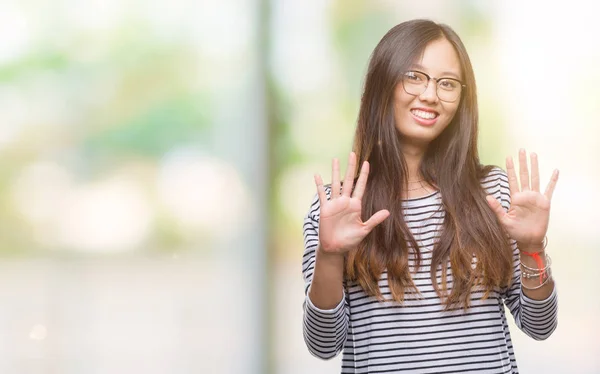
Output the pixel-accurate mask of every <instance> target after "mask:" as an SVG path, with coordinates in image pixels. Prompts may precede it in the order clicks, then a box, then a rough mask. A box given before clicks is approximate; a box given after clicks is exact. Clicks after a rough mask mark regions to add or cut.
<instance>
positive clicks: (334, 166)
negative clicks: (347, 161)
mask: <svg viewBox="0 0 600 374" xmlns="http://www.w3.org/2000/svg"><path fill="white" fill-rule="evenodd" d="M339 196H340V160H338V159H337V158H334V159H333V162H332V163H331V198H332V199H335V198H336V197H339Z"/></svg>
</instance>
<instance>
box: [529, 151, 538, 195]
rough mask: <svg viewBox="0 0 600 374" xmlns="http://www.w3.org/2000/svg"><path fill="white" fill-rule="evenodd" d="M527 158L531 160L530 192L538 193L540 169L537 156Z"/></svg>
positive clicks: (533, 154) (532, 155)
mask: <svg viewBox="0 0 600 374" xmlns="http://www.w3.org/2000/svg"><path fill="white" fill-rule="evenodd" d="M529 157H530V158H531V190H532V191H535V192H540V168H539V165H538V158H537V154H535V153H532V154H531V155H529Z"/></svg>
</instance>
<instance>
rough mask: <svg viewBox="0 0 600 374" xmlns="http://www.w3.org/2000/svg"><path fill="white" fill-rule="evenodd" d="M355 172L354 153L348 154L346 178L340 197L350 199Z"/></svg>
mask: <svg viewBox="0 0 600 374" xmlns="http://www.w3.org/2000/svg"><path fill="white" fill-rule="evenodd" d="M355 170H356V153H354V152H350V156H348V168H347V169H346V178H345V179H344V185H343V186H342V195H344V196H348V197H350V194H351V193H352V185H353V184H354V172H355Z"/></svg>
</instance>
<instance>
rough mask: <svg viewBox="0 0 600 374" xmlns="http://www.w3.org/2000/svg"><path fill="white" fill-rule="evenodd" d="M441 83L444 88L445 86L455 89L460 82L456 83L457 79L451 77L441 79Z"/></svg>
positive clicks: (448, 88)
mask: <svg viewBox="0 0 600 374" xmlns="http://www.w3.org/2000/svg"><path fill="white" fill-rule="evenodd" d="M439 85H440V86H441V87H442V88H445V89H447V90H453V89H455V88H456V87H458V83H456V82H455V81H453V80H450V79H443V80H441V81H440V83H439Z"/></svg>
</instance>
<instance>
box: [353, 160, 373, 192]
mask: <svg viewBox="0 0 600 374" xmlns="http://www.w3.org/2000/svg"><path fill="white" fill-rule="evenodd" d="M368 178H369V162H368V161H365V162H363V164H362V168H360V174H359V175H358V180H357V181H356V187H354V192H353V193H352V197H355V198H357V199H359V200H360V199H362V197H363V194H364V193H365V188H366V186H367V179H368Z"/></svg>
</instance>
